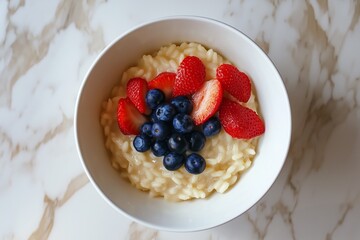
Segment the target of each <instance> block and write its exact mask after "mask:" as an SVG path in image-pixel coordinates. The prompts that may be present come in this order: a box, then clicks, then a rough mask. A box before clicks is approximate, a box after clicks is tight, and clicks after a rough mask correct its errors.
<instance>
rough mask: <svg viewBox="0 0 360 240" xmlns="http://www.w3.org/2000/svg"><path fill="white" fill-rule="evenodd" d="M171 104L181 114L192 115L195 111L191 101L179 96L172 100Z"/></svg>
mask: <svg viewBox="0 0 360 240" xmlns="http://www.w3.org/2000/svg"><path fill="white" fill-rule="evenodd" d="M171 104H172V105H174V106H175V108H176V110H177V112H179V113H186V114H190V113H191V111H192V109H193V105H192V103H191V101H190V100H189V99H188V98H187V97H185V96H179V97H176V98H174V99H172V100H171Z"/></svg>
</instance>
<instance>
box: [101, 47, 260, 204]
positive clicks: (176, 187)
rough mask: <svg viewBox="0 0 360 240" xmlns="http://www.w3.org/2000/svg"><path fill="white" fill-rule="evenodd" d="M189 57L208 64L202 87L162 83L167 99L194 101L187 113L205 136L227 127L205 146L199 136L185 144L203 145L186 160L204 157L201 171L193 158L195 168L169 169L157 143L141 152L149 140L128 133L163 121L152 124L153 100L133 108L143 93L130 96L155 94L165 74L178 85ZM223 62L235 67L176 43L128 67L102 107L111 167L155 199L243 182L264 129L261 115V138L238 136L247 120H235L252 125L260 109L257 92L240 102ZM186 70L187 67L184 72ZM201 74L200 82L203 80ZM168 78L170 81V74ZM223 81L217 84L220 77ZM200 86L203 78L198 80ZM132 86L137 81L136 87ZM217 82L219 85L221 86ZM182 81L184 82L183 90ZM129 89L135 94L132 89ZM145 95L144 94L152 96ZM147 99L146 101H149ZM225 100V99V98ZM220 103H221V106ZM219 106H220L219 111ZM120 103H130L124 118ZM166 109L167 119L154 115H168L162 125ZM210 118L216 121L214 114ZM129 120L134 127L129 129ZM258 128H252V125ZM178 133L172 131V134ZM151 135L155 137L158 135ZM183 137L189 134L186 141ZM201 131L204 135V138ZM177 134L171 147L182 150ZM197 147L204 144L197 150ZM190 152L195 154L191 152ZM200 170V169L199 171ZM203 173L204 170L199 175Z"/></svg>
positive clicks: (207, 191) (206, 52) (187, 195)
mask: <svg viewBox="0 0 360 240" xmlns="http://www.w3.org/2000/svg"><path fill="white" fill-rule="evenodd" d="M188 56H196V57H197V59H200V60H201V62H202V64H203V66H204V72H203V75H204V76H203V78H204V82H203V83H201V84H198V85H199V86H196V85H197V84H196V83H193V82H192V80H191V84H189V86H187V82H185V83H184V82H180V83H177V82H175V85H174V90H173V92H172V93H171V91H172V89H170V90H169V89H168V88H167V87H168V85H166V84H163V86H165V87H164V89H163V92H164V97H165V99H166V101H167V102H169V101H172V100H171V98H172V96H183V95H189V96H191V97H189V99H190V102H192V103H193V105H194V106H190V107H191V109H192V111H191V114H190V113H189V115H187V116H191V118H192V119H193V121H194V125H195V126H194V129H197V130H198V132H201V131H202V130H201V126H202V127H203V131H204V134H206V131H209V130H206V129H205V128H206V127H205V126H206V124H207V123H208V122H211V120H213V119H214V118H215V119H216V118H219V119H220V123H221V124H222V126H221V127H219V129H218V131H217V132H216V133H214V134H213V133H210V134H206V140H204V141H203V142H202V141H200V140H199V139H197V138H196V137H195V138H194V139H193V140H194V141H193V142H191V143H190V142H188V143H187V145H186V146H189V144H190V145H191V144H192V145H191V146H192V147H194V148H198V149H196V150H197V151H190V150H189V148H186V149H184V150H182V152H184V154H185V155H186V156H190V155H192V157H195V158H197V159H198V158H199V157H200V158H203V160H204V161H203V162H201V163H202V164H200V165H201V166H200V167H199V162H196V161H195V162H191V163H193V164H195V167H194V165H191V163H189V164H190V165H189V164H188V162H186V163H185V167H184V166H183V165H184V164H183V163H181V165H179V166H176V167H174V168H173V169H171V167H169V166H167V165H166V164H167V162H166V160H165V158H166V157H163V156H159V157H157V156H156V155H157V154H154V151H155V150H156V149H155V150H154V148H155V147H154V145H152V146H151V150H147V149H149V148H150V146H147V148H146V149H145V151H139V146H140V147H144V141H142V142H141V141H140V140H143V139H141V137H140V138H139V137H137V136H136V135H138V134H131V131H129V132H128V131H127V130H128V129H129V128H130V130H131V127H134V126H133V125H135V126H137V127H138V126H139V125H142V128H141V131H143V130H144V129H145V127H144V122H149V121H150V122H152V121H153V122H154V121H157V120H159V119H157V120H149V119H152V117H153V116H152V113H151V109H149V107H148V106H150V105H149V103H148V102H147V103H148V106H144V104H140V103H139V104H135V103H134V104H133V105H132V104H131V103H129V102H131V101H130V100H129V98H130V99H137V96H131V95H133V94H134V93H136V94H137V93H138V92H140V93H142V92H143V91H148V95H149V92H150V91H149V89H152V87H151V81H152V80H153V79H155V78H157V76H159V75H161V74H163V75H166V74H168V76H167V77H168V78H170V77H172V78H175V81H180V80H179V75H180V72H181V70H179V69H181V67H182V66H183V65H184V64H185V63H184V62H185V61H187V60H189V61H190V60H191V59H190V58H188ZM195 62H196V61H195ZM182 64H183V65H182ZM195 64H197V63H195ZM221 65H223V66H226V67H228V66H229V65H230V63H229V62H228V61H227V60H226V59H225V58H224V57H222V56H221V55H219V54H218V53H216V52H215V51H213V50H212V49H206V48H205V47H203V46H202V45H200V44H197V43H182V44H180V45H175V44H171V45H168V46H164V47H162V48H161V49H160V50H159V51H158V52H156V53H154V54H153V55H144V56H143V57H142V58H141V59H140V60H139V61H138V63H137V65H136V66H134V67H131V68H129V69H128V70H126V71H125V72H124V73H123V75H122V78H121V79H120V82H119V84H118V85H116V86H114V88H113V89H112V91H111V96H110V97H109V99H108V100H107V101H105V102H104V103H103V108H102V112H101V125H102V126H103V129H104V134H105V146H106V148H107V149H108V150H109V152H110V155H111V164H112V166H113V167H114V168H115V169H117V170H118V171H119V172H120V174H121V175H122V176H123V177H125V178H126V179H128V180H129V181H130V182H131V184H133V185H134V186H135V187H136V188H138V189H140V190H143V191H148V192H149V194H150V196H154V197H164V198H165V199H168V200H172V201H179V200H188V199H193V198H206V197H207V196H209V195H210V194H211V193H213V192H219V193H224V192H225V191H227V190H228V189H229V188H230V187H231V186H233V185H234V184H235V183H236V182H237V181H238V179H239V177H240V175H241V173H242V172H243V171H245V170H246V169H248V168H249V167H250V166H251V164H252V160H253V159H254V157H255V155H256V147H257V142H258V136H259V135H261V134H262V133H263V132H264V131H265V128H264V125H263V123H262V121H261V120H260V118H258V120H256V121H258V122H257V123H256V124H257V125H256V124H255V125H256V127H255V128H257V129H256V131H255V135H251V134H252V133H251V134H250V135H246V134H245V135H241V134H240V135H239V134H238V132H237V131H238V129H239V128H242V125H241V124H242V123H234V122H233V120H234V119H235V120H236V117H237V115H236V114H237V112H239V113H240V112H241V113H242V114H243V115H244V116H245V117H244V119H243V122H247V121H250V120H251V119H253V118H254V116H255V115H256V112H257V111H258V105H257V102H256V97H255V95H254V89H252V90H250V88H249V96H247V97H245V98H246V99H245V100H242V99H241V96H243V95H244V94H243V93H241V96H240V99H239V97H238V96H237V94H238V93H237V92H236V91H235V92H233V91H232V90H231V87H232V86H227V84H228V85H229V84H230V83H229V82H228V81H227V79H225V80H222V81H220V80H221V79H219V78H220V77H221V74H220V72H221V71H220V70H219V69H220V68H219V66H221ZM182 70H184V67H183V69H182ZM231 71H233V70H232V69H230V70H229V69H224V70H223V73H224V74H226V73H228V72H230V73H231V74H233V72H231ZM183 73H184V74H185V75H186V74H189V73H192V70H191V71H190V70H188V69H187V68H185V70H184V71H183ZM196 74H197V73H196ZM196 74H195V75H196ZM231 74H230V75H231ZM175 75H176V76H175ZM198 75H199V74H198ZM198 75H197V76H196V78H199V76H198ZM200 75H201V74H200ZM162 77H163V78H164V76H162ZM190 78H191V77H190ZM217 78H218V79H219V80H216V79H217ZM133 79H135V80H134V81H132V80H133ZM142 79H145V80H146V82H148V83H149V89H145V90H144V89H143V88H141V87H139V86H141V85H136V84H135V82H136V80H138V82H141V80H142ZM186 81H188V80H186ZM194 81H197V80H196V79H195V77H194ZM130 82H134V84H132V83H130ZM153 82H156V81H153ZM219 82H221V84H220V83H219ZM249 83H250V81H249ZM176 84H178V86H177V85H176ZM129 85H131V86H129ZM132 85H134V86H132ZM155 85H156V84H155ZM185 85H186V87H185V88H186V90H189V91H191V92H189V93H190V94H186V91H185V92H184V91H183V88H184V86H185ZM240 85H241V84H240ZM157 86H158V85H157ZM161 86H162V85H161ZM129 88H130V89H131V90H133V91H129ZM192 88H194V89H192ZM244 88H245V89H246V88H247V86H245V85H244ZM155 89H156V88H155ZM169 91H170V92H169ZM241 91H242V90H241ZM143 94H146V92H145V93H143ZM148 95H147V96H146V97H148ZM245 95H246V94H245ZM127 96H128V97H127ZM126 97H127V98H126ZM125 98H126V99H125ZM223 98H224V100H222V99H223ZM225 98H226V99H225ZM216 99H219V100H218V101H215V100H216ZM147 100H148V98H146V101H147ZM239 100H240V101H239ZM144 101H145V100H144ZM133 102H134V101H133ZM140 102H141V101H140ZM221 102H222V103H221ZM240 102H241V103H240ZM141 103H143V102H141ZM121 104H123V105H121ZM127 104H131V106H132V108H130V107H128V105H127ZM220 104H222V105H221V106H220ZM120 105H121V106H124V107H123V109H125V110H124V111H126V114H124V116H122V115H121V113H119V108H121V106H120ZM134 105H135V107H136V108H137V109H138V110H139V112H136V114H140V115H136V114H135V113H134V110H133V109H136V108H134ZM182 106H183V105H182ZM186 107H187V106H186ZM164 109H165V110H164V111H165V114H164V112H161V113H159V111H156V114H157V115H156V116H157V118H164V119H162V120H166V118H167V117H168V116H167V115H166V113H167V112H166V107H164ZM250 109H251V110H250ZM136 111H137V110H136ZM154 111H155V110H153V112H154ZM140 112H141V113H140ZM210 113H211V116H210V115H209V114H210ZM232 114H235V115H232ZM247 114H250V115H249V116H250V117H248V118H247V117H246V116H248V115H247ZM251 114H252V115H251ZM133 115H134V116H133ZM178 115H179V114H178ZM183 115H186V114H183ZM183 115H181V117H182V118H181V119H180V120H179V121H180V123H181V121H185V120H183V119H184V118H185V117H184V116H183ZM132 116H133V119H131V121H127V122H126V124H128V125H124V124H125V123H124V121H125V120H128V118H131V117H132ZM176 116H177V115H176ZM256 117H257V115H256ZM119 118H124V119H123V121H122V120H119ZM172 118H174V120H173V121H172V122H173V124H174V128H175V130H178V129H176V127H177V125H176V124H175V118H176V117H172ZM249 119H250V120H249ZM159 121H160V120H159ZM129 122H131V124H133V125H131V126H129ZM160 122H161V121H160ZM217 122H219V121H217ZM154 124H155V123H154ZM154 124H153V127H154ZM239 124H240V125H239ZM245 125H246V124H245ZM207 126H209V128H208V129H210V131H213V127H214V125H211V124H210V125H209V124H208V125H207ZM258 126H260V127H258ZM128 127H129V128H128ZM181 127H183V126H180V127H179V129H180V130H179V132H181V131H184V132H185V133H186V134H188V135H189V134H190V133H188V132H190V130H189V131H187V130H186V129H182V128H181ZM150 128H151V127H150ZM252 128H254V127H253V126H252ZM160 130H161V129H160ZM144 131H145V130H144ZM191 131H192V130H191ZM135 132H136V131H135ZM172 132H174V131H173V130H172ZM153 133H154V134H157V133H158V132H153ZM185 133H184V134H183V135H184V136H188V135H186V134H185ZM172 134H173V133H172ZM198 134H200V135H203V134H202V133H198ZM173 135H174V134H173ZM173 135H171V136H173ZM178 135H181V134H178ZM178 135H176V136H177V138H173V139H172V140H173V143H172V142H169V143H168V144H169V145H168V146H169V148H170V149H171V147H172V145H171V144H174V145H175V148H174V149H176V148H177V147H179V146H180V145H181V144H180V142H181V141H177V140H179V139H180V138H181V136H180V137H179V136H178ZM189 136H190V135H189ZM242 136H244V137H242ZM154 137H155V136H154ZM168 138H169V137H168ZM168 138H166V141H168V140H167V139H168ZM184 138H185V137H184ZM186 139H187V140H188V141H190V140H189V138H188V137H186ZM160 140H163V139H160ZM139 141H140V143H139ZM164 141H165V140H164ZM169 141H170V140H169ZM153 142H154V140H151V144H154V143H153ZM139 144H140V145H139ZM141 144H142V145H141ZM145 145H146V144H145ZM198 145H201V146H199V147H198ZM153 147H154V148H153ZM192 152H196V153H195V154H192ZM155 153H158V152H155ZM164 154H167V153H164ZM184 154H181V155H184ZM168 155H170V154H168ZM168 155H167V157H168ZM168 158H169V157H168ZM169 161H170V160H169ZM196 164H198V165H196ZM196 167H198V168H196ZM199 168H201V169H200V170H199ZM169 169H170V170H169ZM197 170H199V171H198V172H196V171H197Z"/></svg>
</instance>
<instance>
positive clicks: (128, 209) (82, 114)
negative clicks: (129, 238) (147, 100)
mask: <svg viewBox="0 0 360 240" xmlns="http://www.w3.org/2000/svg"><path fill="white" fill-rule="evenodd" d="M190 26H191V27H190ZM164 29H165V30H164ZM184 41H186V42H199V43H201V44H203V45H204V46H206V47H208V48H212V49H214V51H217V52H218V53H220V54H221V55H223V56H224V57H225V58H227V59H228V60H229V61H231V62H232V63H233V64H234V65H236V66H238V67H239V68H240V69H241V70H242V71H244V72H246V73H247V74H249V76H251V78H252V81H253V84H254V85H255V88H256V91H257V96H258V101H259V104H260V110H261V115H262V116H263V118H264V121H265V126H266V132H265V134H264V135H263V136H262V137H261V139H260V143H259V146H258V153H257V156H256V158H255V161H254V162H253V166H252V167H251V168H250V169H249V171H247V172H246V173H245V174H243V175H242V176H241V179H240V181H238V182H237V183H236V184H235V186H234V187H233V188H232V189H231V190H230V191H228V192H227V193H226V194H213V196H211V197H210V198H208V199H204V200H195V201H187V202H179V203H174V202H167V201H165V200H163V199H161V198H151V197H149V196H148V194H147V193H143V192H141V191H139V190H137V189H135V188H134V187H133V186H131V185H130V184H129V183H128V182H127V181H125V180H124V179H122V178H121V177H120V174H119V173H118V172H117V171H115V170H114V169H113V168H112V166H111V164H110V162H109V154H108V153H107V151H106V149H105V147H104V136H103V130H102V127H101V125H100V120H99V119H100V111H101V104H102V102H103V101H104V100H106V99H107V98H108V96H109V95H110V91H111V89H112V87H113V86H115V85H116V84H117V83H118V81H119V79H120V77H121V74H122V72H123V71H124V70H126V69H127V68H128V67H131V66H132V65H134V64H136V62H137V60H138V59H140V58H141V57H142V55H144V54H149V53H152V52H153V51H155V50H157V49H159V48H160V47H161V46H164V45H167V44H169V43H174V42H175V43H181V42H184ZM290 135H291V113H290V105H289V101H288V97H287V93H286V89H285V87H284V84H283V82H282V80H281V77H280V75H279V73H278V71H277V70H276V68H275V67H274V65H273V64H272V62H271V60H270V59H269V58H268V57H267V56H266V54H265V53H264V52H263V51H262V50H261V49H260V48H259V47H258V46H257V45H256V44H255V43H254V42H253V41H252V40H250V39H249V38H248V37H246V36H245V35H244V34H242V33H241V32H239V31H238V30H236V29H234V28H232V27H230V26H228V25H226V24H223V23H220V22H218V21H215V20H211V19H207V18H200V17H191V16H187V17H170V18H166V19H160V20H156V21H153V22H150V23H146V24H144V25H141V26H139V27H137V28H135V29H133V30H130V31H129V32H127V33H125V34H123V35H122V36H120V37H119V38H117V39H115V40H114V41H113V42H112V43H111V44H110V45H109V46H108V47H107V48H105V49H104V50H103V51H102V53H101V54H100V55H99V57H98V58H97V60H96V61H95V62H94V64H93V65H92V67H91V68H90V70H89V72H88V74H87V76H86V77H85V80H84V82H83V85H82V87H81V89H80V92H79V96H78V100H77V106H76V110H75V137H76V143H77V147H78V151H79V155H80V159H81V161H82V163H83V166H84V168H85V171H86V173H87V174H88V176H89V178H90V180H91V182H92V183H93V185H94V186H95V187H96V189H97V190H98V192H99V193H100V194H101V195H102V196H103V197H104V198H105V199H106V201H107V202H108V203H110V205H112V206H113V207H115V209H117V210H119V211H120V212H122V213H123V214H125V215H127V216H128V217H130V218H131V219H133V220H136V221H138V222H140V223H142V224H144V225H147V226H149V227H152V228H156V229H160V230H166V231H198V230H203V229H208V228H211V227H214V226H218V225H220V224H223V223H225V222H227V221H229V220H231V219H233V218H235V217H237V216H239V215H240V214H242V213H243V212H245V211H246V210H248V209H249V208H250V207H251V206H253V205H254V204H255V203H256V202H257V201H258V200H259V199H261V197H262V196H263V195H264V194H265V193H266V192H267V190H268V189H269V188H270V187H271V185H272V184H273V182H274V181H275V179H276V177H277V176H278V174H279V172H280V170H281V168H282V166H283V164H284V161H285V159H286V155H287V152H288V147H289V143H290Z"/></svg>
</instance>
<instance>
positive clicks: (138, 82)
mask: <svg viewBox="0 0 360 240" xmlns="http://www.w3.org/2000/svg"><path fill="white" fill-rule="evenodd" d="M147 91H148V84H147V81H146V80H145V79H143V78H132V79H130V80H129V81H128V83H127V86H126V94H127V96H128V98H129V99H130V100H131V102H132V103H133V104H134V105H135V107H136V108H137V109H138V110H139V112H141V113H145V114H149V113H150V109H149V108H148V107H147V106H146V103H145V96H146V93H147Z"/></svg>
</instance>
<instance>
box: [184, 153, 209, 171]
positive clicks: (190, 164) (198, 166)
mask: <svg viewBox="0 0 360 240" xmlns="http://www.w3.org/2000/svg"><path fill="white" fill-rule="evenodd" d="M205 167H206V162H205V159H204V158H203V157H202V156H201V155H199V154H197V153H192V154H190V155H189V156H187V158H186V160H185V169H186V170H187V171H188V172H189V173H191V174H199V173H202V172H203V171H204V170H205Z"/></svg>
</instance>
